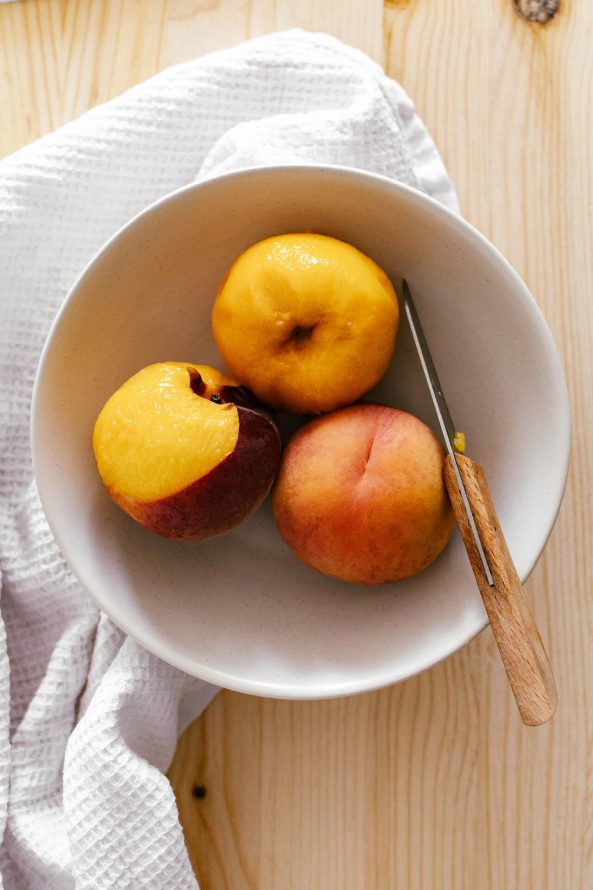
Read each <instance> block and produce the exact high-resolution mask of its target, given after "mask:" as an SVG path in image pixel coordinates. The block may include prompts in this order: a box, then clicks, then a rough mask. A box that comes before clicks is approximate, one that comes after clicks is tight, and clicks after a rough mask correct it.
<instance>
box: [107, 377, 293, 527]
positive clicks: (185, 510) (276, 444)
mask: <svg viewBox="0 0 593 890" xmlns="http://www.w3.org/2000/svg"><path fill="white" fill-rule="evenodd" d="M234 388H235V387H233V389H234ZM226 389H227V393H226V394H225V395H226V396H227V398H225V401H233V399H232V398H231V397H230V388H226ZM237 412H238V414H239V435H238V438H237V444H236V446H235V449H234V451H233V452H232V453H231V454H229V455H227V456H226V457H225V458H224V460H222V461H221V462H220V463H219V464H218V465H217V466H216V467H214V469H212V470H211V471H210V472H209V473H207V474H206V475H205V476H203V477H202V478H201V479H197V480H196V481H195V482H193V483H192V484H191V485H189V486H188V487H187V488H185V489H184V490H183V491H179V492H176V493H175V494H172V495H169V496H168V497H166V498H161V499H160V500H158V501H153V502H144V503H143V502H138V501H134V500H133V499H131V498H127V497H125V496H123V495H121V494H118V493H117V492H115V491H110V492H109V493H110V495H111V497H112V498H113V500H114V501H115V502H116V503H117V504H118V505H119V506H120V507H121V508H122V509H123V510H125V512H126V513H128V515H129V516H131V517H132V518H133V519H135V520H136V521H137V522H139V523H140V524H141V525H144V526H146V527H147V528H149V529H150V530H151V531H153V532H155V533H156V534H157V535H162V536H163V537H166V538H174V539H176V540H182V541H202V540H205V539H207V538H212V537H215V536H216V535H220V534H223V532H226V531H228V530H229V529H231V528H234V527H235V526H237V525H238V524H239V523H240V522H242V521H243V520H244V519H245V518H246V517H247V516H249V515H251V513H253V512H254V511H255V510H256V509H257V508H258V507H259V506H260V504H261V503H262V501H263V500H264V498H265V497H266V495H267V494H268V492H269V490H270V488H271V485H272V482H273V481H274V477H275V475H276V472H277V470H278V465H279V463H280V437H279V435H278V431H277V429H276V427H275V425H274V424H273V423H272V422H271V420H270V419H269V418H268V417H267V416H266V415H265V414H262V413H260V412H259V411H254V410H252V409H250V408H246V407H243V406H242V405H237ZM246 504H248V505H250V509H249V510H247V511H246V508H245V505H246Z"/></svg>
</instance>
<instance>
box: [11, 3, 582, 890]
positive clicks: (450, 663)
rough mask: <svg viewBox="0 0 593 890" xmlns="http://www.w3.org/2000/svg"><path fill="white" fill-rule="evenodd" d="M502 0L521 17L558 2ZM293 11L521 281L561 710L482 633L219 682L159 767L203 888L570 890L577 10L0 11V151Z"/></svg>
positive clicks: (578, 467)
mask: <svg viewBox="0 0 593 890" xmlns="http://www.w3.org/2000/svg"><path fill="white" fill-rule="evenodd" d="M518 3H519V5H521V6H523V8H524V9H536V10H537V11H539V13H541V15H539V17H540V18H545V17H546V15H548V14H549V13H550V12H551V11H553V10H554V9H555V8H556V7H557V5H558V4H557V3H556V2H555V0H518ZM295 26H300V27H304V28H307V29H311V30H324V31H328V32H331V33H333V34H335V35H337V36H338V37H340V38H342V39H343V40H345V41H348V42H350V43H352V44H355V45H356V46H358V47H360V48H361V49H363V50H365V51H366V52H367V53H369V54H370V55H371V56H372V57H373V58H375V59H376V60H377V61H379V62H381V63H382V64H383V65H384V66H385V67H386V69H387V71H388V72H389V74H390V75H392V76H393V77H395V78H397V79H398V80H399V81H400V82H401V83H402V84H403V86H404V87H405V88H406V89H407V90H408V92H409V93H410V94H411V96H412V97H413V98H414V100H415V102H416V104H417V108H418V111H419V113H420V114H421V116H422V117H423V119H424V121H425V122H426V124H427V125H428V127H429V129H430V130H431V132H432V134H433V135H434V137H435V139H436V142H437V144H438V145H439V147H440V149H441V152H442V154H443V156H444V158H445V161H446V164H447V166H448V168H449V171H450V172H451V175H452V177H453V180H454V182H455V184H456V186H457V189H458V192H459V197H460V201H461V206H462V208H463V212H464V214H465V216H466V217H467V218H468V219H469V220H470V221H471V222H472V223H474V225H476V226H477V227H478V228H479V229H480V230H481V231H482V232H484V234H485V235H487V236H488V237H489V238H490V239H491V240H492V241H493V242H494V244H496V246H497V247H499V248H500V249H501V250H502V252H503V253H504V254H505V255H506V256H507V257H508V258H509V260H510V261H511V262H512V263H513V264H514V266H515V267H516V269H517V270H518V271H519V273H520V274H521V275H522V276H523V277H524V279H525V280H526V282H527V284H528V286H529V287H530V289H531V291H532V292H533V294H534V295H535V298H536V300H537V301H538V303H539V305H540V306H541V308H542V310H543V312H544V314H545V316H546V318H547V320H548V323H549V325H550V327H551V329H552V332H553V334H554V336H555V338H556V342H557V344H558V347H559V349H560V351H561V354H562V356H563V359H564V363H565V368H566V375H567V380H568V385H569V388H570V392H571V399H572V408H573V418H574V449H573V455H572V463H571V471H570V479H569V484H568V490H567V493H566V497H565V500H564V504H563V507H562V510H561V513H560V518H559V521H558V523H557V525H556V528H555V530H554V532H553V534H552V537H551V539H550V542H549V544H548V546H547V548H546V551H545V555H544V557H543V559H542V560H541V561H540V563H539V564H538V566H537V568H536V569H535V571H534V573H533V575H532V577H531V579H530V581H529V583H528V590H529V592H530V594H531V595H532V596H533V598H534V601H535V609H536V613H537V618H538V622H539V624H540V628H541V631H542V635H543V637H544V640H545V641H546V644H547V646H548V649H549V652H550V655H551V658H552V661H553V664H554V668H555V672H556V679H557V684H558V691H559V697H560V704H559V707H558V711H557V714H556V716H555V717H554V719H553V721H552V722H551V723H550V724H549V725H546V726H544V727H542V728H539V729H529V728H526V727H524V726H522V725H521V721H520V720H519V717H518V715H517V712H516V708H515V705H514V703H513V700H512V696H511V694H510V692H509V689H508V686H507V682H506V679H505V676H504V673H503V669H502V667H501V664H500V661H499V659H498V656H497V652H496V648H495V645H494V642H493V639H492V635H491V633H490V630H489V629H488V630H486V631H484V633H482V634H481V635H480V636H479V637H478V638H477V639H475V640H474V641H473V642H472V643H471V644H470V645H469V646H466V647H465V648H464V649H463V650H462V651H461V652H459V653H458V654H457V655H455V656H454V657H452V658H449V659H448V660H447V661H445V662H444V663H442V664H440V665H438V666H437V667H435V668H433V669H432V670H430V671H427V672H426V673H424V674H423V675H422V676H420V677H418V678H416V679H413V680H410V681H408V682H406V683H401V684H400V685H398V686H394V687H392V688H390V689H385V690H383V691H380V692H376V693H373V694H369V695H361V696H356V697H353V698H349V699H342V700H335V701H324V702H306V703H305V702H303V703H298V702H297V703H287V702H280V701H267V700H263V699H257V698H251V697H247V696H242V695H237V694H233V693H227V692H225V693H223V694H221V695H219V696H218V698H217V699H216V700H215V701H214V703H213V704H212V705H211V706H210V708H209V709H208V710H207V712H206V713H205V714H204V715H203V716H202V718H201V719H199V720H197V721H196V722H195V723H194V724H193V726H192V727H191V728H190V729H189V730H188V731H187V732H186V734H185V736H184V737H183V738H182V739H181V741H180V744H179V747H178V750H177V754H176V757H175V760H174V762H173V765H172V767H171V771H170V775H171V779H172V781H173V784H174V786H175V789H176V793H177V796H178V800H179V807H180V811H181V819H182V822H183V825H184V828H185V832H186V837H187V842H188V846H189V849H190V852H191V857H192V862H193V864H194V866H195V870H196V872H197V874H198V876H199V878H200V881H201V886H202V890H225V888H228V890H292V888H294V890H297V888H298V890H477V888H480V890H519V888H521V890H531V888H533V890H588V888H591V887H593V795H592V793H591V786H592V778H591V777H592V766H593V761H592V756H593V645H592V644H591V631H592V627H593V595H592V594H593V591H592V580H593V577H592V575H593V554H592V531H593V523H592V513H593V509H592V501H593V447H592V445H591V439H592V438H593V417H592V413H593V412H592V404H593V402H592V398H591V389H592V386H593V222H592V220H593V114H592V112H593V51H592V49H591V47H592V45H593V4H592V3H590V2H586V0H562V2H561V5H560V8H559V10H558V11H557V13H556V15H555V16H554V17H553V18H552V19H551V20H550V21H549V22H548V23H547V24H540V23H528V22H527V21H525V20H524V19H523V18H521V17H520V16H519V14H518V12H517V11H516V9H515V7H514V5H513V2H512V0H488V2H480V3H476V2H475V0H438V2H436V0H387V2H385V3H382V2H380V0H299V2H298V3H295V2H294V0H275V2H272V0H252V2H247V0H219V2H217V0H24V2H16V3H12V4H10V3H9V4H7V5H0V122H1V126H0V154H6V153H8V152H10V151H12V150H14V149H16V148H18V147H19V146H20V145H22V144H23V143H25V142H28V141H31V140H33V139H35V138H36V137H38V136H39V135H41V134H42V133H45V132H47V131H48V130H51V129H53V128H54V127H57V126H59V125H60V124H62V123H63V122H65V121H67V120H69V119H70V118H72V117H74V116H75V115H77V114H79V113H81V112H83V111H84V110H85V109H86V108H88V107H89V106H91V105H94V104H96V103H97V102H102V101H104V100H106V99H109V98H110V97H111V96H113V95H115V94H117V93H118V92H120V91H121V90H123V89H125V88H126V87H127V86H129V85H130V84H133V83H135V82H137V81H140V80H142V79H143V78H146V77H148V76H149V75H151V74H153V73H154V72H156V71H158V70H159V69H161V68H163V67H164V66H166V65H168V64H170V63H172V62H177V61H181V60H185V59H189V58H191V57H193V56H195V55H198V54H201V53H204V52H206V51H209V50H213V49H217V48H220V47H224V46H228V45H231V44H233V43H235V42H237V41H240V40H243V39H245V38H248V37H250V36H254V35H257V34H260V33H264V32H269V31H274V30H282V29H286V28H291V27H295ZM549 435H550V436H553V435H554V429H552V428H551V429H550V430H549ZM196 788H199V789H205V794H203V793H202V791H196Z"/></svg>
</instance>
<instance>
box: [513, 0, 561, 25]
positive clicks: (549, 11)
mask: <svg viewBox="0 0 593 890" xmlns="http://www.w3.org/2000/svg"><path fill="white" fill-rule="evenodd" d="M513 4H514V6H515V9H516V10H517V12H518V13H519V15H520V16H522V17H523V18H524V19H525V20H526V21H528V22H536V23H537V24H538V25H545V24H546V23H547V22H550V21H551V20H552V19H553V18H554V16H555V15H556V13H557V12H558V10H559V9H560V0H513Z"/></svg>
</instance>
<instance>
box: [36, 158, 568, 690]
mask: <svg viewBox="0 0 593 890" xmlns="http://www.w3.org/2000/svg"><path fill="white" fill-rule="evenodd" d="M282 173H292V174H296V175H297V176H307V175H310V174H311V173H315V174H325V173H327V174H329V175H330V177H331V176H333V177H335V178H336V180H339V179H340V178H341V177H345V178H355V179H358V180H359V181H362V182H367V183H373V184H375V185H377V186H381V187H383V188H385V187H386V188H388V189H391V190H394V191H396V192H400V194H403V195H404V197H405V199H406V200H408V201H411V202H412V203H413V204H416V205H417V206H420V207H421V209H422V210H426V211H428V212H429V213H432V214H433V215H434V216H435V217H437V218H438V220H439V222H441V223H445V224H449V225H452V226H453V227H454V228H455V229H457V231H458V232H459V233H460V234H461V235H462V236H463V237H465V238H466V239H468V240H469V241H470V243H471V244H472V246H473V247H476V248H478V249H481V250H482V251H484V252H486V253H488V254H490V256H491V257H492V259H493V260H495V261H496V263H497V264H498V265H499V266H500V267H501V270H502V272H503V273H506V275H507V276H508V278H509V284H510V285H511V286H512V287H514V289H515V293H516V296H517V297H519V298H520V299H522V300H523V301H524V302H525V303H526V305H527V306H529V308H530V311H531V315H532V319H533V323H534V324H535V325H536V326H537V328H538V336H539V339H540V341H541V342H542V343H543V345H544V346H545V348H546V353H547V355H548V358H549V361H550V364H551V365H552V366H553V371H554V375H555V377H556V378H557V379H558V381H559V384H560V385H559V386H558V413H559V414H560V415H561V416H562V424H561V429H559V430H557V431H556V436H557V437H560V439H561V446H562V451H563V454H564V460H563V467H562V473H561V474H559V475H558V476H557V478H556V479H555V483H554V491H553V498H552V499H553V501H554V509H553V511H552V512H551V514H550V521H549V523H548V525H547V527H546V530H545V534H544V535H543V538H542V541H541V544H540V545H539V547H538V548H537V549H536V552H535V553H534V556H533V558H532V560H531V563H530V564H529V566H528V568H527V571H526V572H525V573H524V576H523V577H522V578H521V580H522V581H523V582H524V581H525V580H526V579H527V578H528V577H529V575H530V574H531V572H532V571H533V569H534V567H535V565H536V564H537V562H538V561H539V559H540V557H541V555H542V553H543V551H544V549H545V547H546V544H547V542H548V540H549V537H550V535H551V533H552V530H553V528H554V525H555V523H556V519H557V517H558V512H559V510H560V506H561V504H562V500H563V497H564V493H565V490H566V484H567V478H568V470H569V464H570V450H571V437H572V420H571V412H570V398H569V393H568V387H567V384H566V377H565V374H564V368H563V365H562V361H561V358H560V354H559V352H558V348H557V346H556V343H555V341H554V338H553V336H552V333H551V331H550V329H549V327H548V324H547V322H546V320H545V317H544V315H543V313H542V310H541V309H540V307H539V305H538V303H537V302H536V300H535V297H534V296H533V294H532V293H531V292H530V290H529V289H528V287H527V285H526V284H525V282H524V281H523V280H522V278H521V277H520V276H519V274H518V272H516V271H515V269H514V268H513V266H512V265H511V264H510V262H509V261H508V260H507V259H506V257H505V256H504V255H503V254H502V253H501V252H500V250H499V249H498V248H497V247H495V245H494V244H492V242H491V241H489V240H488V238H486V236H485V235H483V234H482V233H481V232H479V231H478V229H476V228H475V227H474V226H473V225H472V224H471V223H469V222H468V221H467V220H466V219H464V218H463V217H462V216H461V215H458V214H457V213H455V212H454V211H453V210H451V209H449V208H448V207H446V206H445V205H444V204H441V203H440V202H439V201H437V200H436V199H435V198H433V197H431V196H430V195H428V194H426V193H425V192H422V191H420V190H419V189H417V188H414V187H412V186H409V185H406V184H405V183H402V182H399V181H397V180H394V179H390V178H389V177H387V176H383V175H381V174H378V173H373V172H370V171H367V170H364V169H362V168H357V167H348V166H342V165H339V164H302V163H295V164H290V163H288V164H272V165H265V166H258V167H241V168H239V169H237V170H233V171H231V172H227V173H223V174H220V175H218V176H213V177H209V178H207V179H204V180H198V181H193V182H190V183H187V184H186V185H184V186H181V187H180V188H178V189H175V190H174V191H172V192H169V193H168V194H166V195H164V196H163V197H161V198H159V199H157V200H156V201H154V202H153V203H151V204H149V205H148V206H147V207H145V208H144V209H143V210H141V211H140V212H138V213H137V214H135V215H134V216H133V217H132V218H131V219H130V220H128V221H127V222H126V223H124V225H122V226H120V228H119V229H117V231H115V232H114V233H113V235H111V236H110V237H109V238H108V239H107V241H105V243H104V244H103V245H102V246H101V247H100V248H99V250H98V251H96V253H95V254H93V256H92V257H91V259H90V260H89V261H88V263H87V264H86V265H85V266H84V268H83V269H82V271H81V272H80V274H79V275H78V277H77V278H76V280H75V282H74V283H73V285H72V286H71V287H70V289H69V291H68V293H67V295H66V297H65V298H64V301H63V302H62V304H61V306H60V307H59V309H58V311H57V313H56V315H55V317H54V320H53V322H52V323H51V325H50V328H49V331H48V334H47V337H46V340H45V343H44V345H43V349H42V351H41V354H40V358H39V362H38V365H37V370H36V374H35V381H34V384H33V391H32V399H31V415H30V447H31V456H32V465H33V473H34V477H35V482H36V486H37V491H38V495H39V499H40V502H41V506H42V508H43V512H44V515H45V518H46V521H47V523H48V525H49V528H50V530H51V533H52V535H53V537H54V540H55V541H56V543H57V545H58V548H59V550H60V552H61V554H62V556H63V557H64V559H65V561H66V562H67V564H68V567H69V569H70V571H71V572H72V573H73V575H74V576H75V577H76V579H77V580H78V581H79V583H80V584H81V585H82V586H83V588H84V589H85V590H86V591H87V593H88V594H89V596H90V597H91V598H92V599H93V600H94V602H95V603H96V604H97V606H98V607H99V609H101V610H102V611H103V612H105V614H106V615H107V616H108V617H109V618H110V619H111V620H112V621H113V622H114V623H115V624H116V625H117V626H118V627H120V628H121V629H122V630H123V631H124V632H125V633H126V634H127V635H128V636H130V637H131V638H132V639H134V640H136V641H137V642H138V643H139V644H140V645H141V646H143V647H144V648H145V649H146V650H147V651H148V652H150V653H152V654H153V655H155V656H157V657H158V658H161V659H162V660H163V661H165V662H166V663H167V664H170V665H172V666H173V667H175V668H178V669H179V670H182V671H184V672H185V673H187V674H189V675H190V676H193V677H197V678H198V679H200V680H203V681H205V682H208V683H212V684H215V685H217V686H221V687H223V688H226V689H231V690H234V691H236V692H243V693H247V694H251V695H259V696H263V697H270V698H282V699H293V700H318V699H327V698H334V697H335V698H337V697H343V696H347V695H353V694H358V693H364V692H370V691H373V690H375V689H381V688H385V687H387V686H390V685H392V684H394V683H399V682H402V681H404V680H407V679H411V678H412V677H414V676H417V675H418V674H420V673H422V672H423V671H425V670H428V669H429V668H431V667H434V666H435V665H437V664H438V663H439V662H441V661H443V660H444V659H446V658H448V657H449V656H450V655H453V654H454V653H455V652H457V651H458V650H460V649H462V648H463V647H464V646H466V645H467V644H468V643H469V642H470V641H471V640H472V639H474V637H476V636H477V635H478V634H479V633H481V631H482V630H484V628H485V627H486V626H487V625H488V623H489V622H488V617H487V615H486V612H485V611H484V613H483V616H482V620H481V621H478V622H476V625H475V626H474V627H471V628H470V630H469V631H467V632H466V633H465V634H464V635H463V636H461V637H460V638H459V639H458V641H457V642H456V643H455V645H445V646H443V647H442V648H438V647H436V648H435V649H434V650H433V653H432V656H431V658H429V659H428V660H426V661H425V662H424V661H423V663H422V665H420V666H417V667H414V668H413V669H412V670H411V671H407V670H400V671H395V672H393V671H392V672H391V673H390V674H389V675H388V676H385V677H384V678H383V679H382V681H381V682H380V683H377V680H376V677H375V676H374V677H373V678H372V679H370V680H368V679H365V676H364V675H361V677H360V679H359V680H358V681H357V682H353V681H352V680H348V681H345V682H343V683H336V682H332V683H329V684H325V685H320V686H319V688H316V689H311V688H309V687H303V686H299V685H298V684H295V683H292V684H278V683H274V682H270V683H266V682H263V681H255V680H249V679H247V680H246V679H245V678H244V677H242V676H240V675H238V674H235V673H232V672H228V671H225V670H223V669H220V668H214V667H211V666H210V665H208V664H207V663H201V664H200V668H199V673H196V668H195V664H194V663H193V662H192V661H190V659H189V658H186V657H184V656H182V655H179V654H178V653H177V652H176V651H175V648H174V646H171V644H169V645H167V643H166V642H165V641H163V640H161V639H156V638H155V639H153V638H151V637H150V636H149V635H147V634H145V633H143V632H142V631H140V632H138V631H137V629H136V628H135V627H133V626H132V623H131V622H128V621H127V619H126V617H125V616H124V618H123V619H122V617H121V616H120V615H118V614H117V609H113V608H112V607H111V604H110V603H105V602H104V601H103V597H102V596H101V594H97V593H96V592H95V591H93V590H90V589H89V587H88V586H87V585H86V583H85V581H84V580H83V578H82V577H81V574H82V573H79V571H78V570H77V569H76V568H75V566H74V564H73V562H71V559H70V555H67V554H69V548H68V544H67V541H64V540H63V538H62V536H61V535H60V533H59V530H58V529H57V528H55V527H54V523H53V520H52V518H51V510H48V509H47V499H46V495H45V493H44V491H43V484H41V485H40V484H39V480H40V479H41V478H42V473H41V468H40V454H39V450H40V444H41V443H40V440H39V430H38V423H37V418H38V407H39V403H40V401H41V398H42V388H43V377H44V374H43V371H44V367H45V364H46V362H47V361H48V356H49V354H50V351H51V348H52V341H53V339H54V335H55V333H56V331H57V329H58V327H59V326H60V325H61V323H62V321H63V319H64V318H65V317H66V315H67V314H68V312H69V311H70V308H71V306H72V303H73V302H74V300H75V298H76V294H77V291H78V289H79V288H80V286H81V284H82V283H83V281H84V280H85V278H86V276H87V275H88V274H89V272H90V271H91V270H92V268H93V267H94V265H95V264H96V263H97V262H99V260H100V259H102V258H103V257H104V256H105V255H106V254H107V253H108V252H109V251H110V250H111V248H112V247H113V245H114V244H115V242H117V241H118V240H119V238H120V237H121V236H122V235H123V234H124V233H125V232H127V231H128V230H129V229H131V228H133V227H134V226H135V225H136V224H137V223H138V222H139V221H140V220H142V219H143V218H144V217H145V216H149V215H151V214H153V213H154V212H157V211H158V210H159V209H160V208H162V207H164V206H165V205H167V204H171V203H174V202H175V201H177V200H179V199H180V198H181V197H182V196H184V195H185V194H186V193H189V192H194V191H201V190H207V189H208V188H216V187H217V186H218V185H219V184H220V183H221V182H228V181H232V180H234V179H239V178H244V177H256V178H260V177H261V178H262V179H265V178H266V177H269V176H274V175H276V174H282Z"/></svg>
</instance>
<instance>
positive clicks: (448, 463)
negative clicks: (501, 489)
mask: <svg viewBox="0 0 593 890" xmlns="http://www.w3.org/2000/svg"><path fill="white" fill-rule="evenodd" d="M402 292H403V298H404V310H405V313H406V317H407V319H408V323H409V325H410V330H411V332H412V337H413V340H414V343H415V345H416V350H417V351H418V356H419V358H420V364H421V365H422V370H423V372H424V376H425V378H426V382H427V384H428V389H429V391H430V395H431V397H432V401H433V404H434V409H435V411H436V415H437V418H438V421H439V426H440V428H441V433H442V435H443V439H444V442H445V446H446V449H447V452H448V453H447V457H446V458H445V467H444V477H445V484H446V486H447V491H448V492H449V497H450V499H451V503H452V505H453V512H454V513H455V518H456V520H457V524H458V526H459V531H460V532H461V537H462V539H463V543H464V545H465V549H466V551H467V555H468V557H469V561H470V563H471V567H472V569H473V573H474V576H475V579H476V582H477V585H478V588H479V590H480V593H481V595H482V599H483V601H484V606H485V608H486V612H487V613H488V618H489V619H490V625H491V627H492V631H493V633H494V638H495V639H496V643H497V645H498V649H499V652H500V655H501V658H502V661H503V664H504V667H505V670H506V672H507V677H508V678H509V682H510V684H511V688H512V690H513V694H514V696H515V701H516V702H517V706H518V708H519V712H520V714H521V719H522V720H523V723H526V724H527V725H528V726H537V725H539V724H540V723H545V722H546V720H549V719H550V717H551V716H552V715H553V713H554V711H555V710H556V705H557V701H558V698H557V694H556V685H555V683H554V676H553V674H552V668H551V667H550V662H549V660H548V656H547V654H546V650H545V649H544V645H543V643H542V641H541V637H540V635H539V632H538V629H537V626H536V623H535V618H534V615H533V611H532V609H531V605H530V603H529V600H528V599H527V596H526V594H525V590H524V588H523V585H522V584H521V581H520V580H519V576H518V575H517V570H516V569H515V566H514V565H513V560H512V558H511V554H510V553H509V549H508V547H507V544H506V541H505V539H504V536H503V533H502V530H501V528H500V524H499V521H498V517H497V515H496V511H495V509H494V505H493V503H492V498H491V497H490V492H489V490H488V485H487V482H486V479H485V476H484V470H483V468H482V467H481V466H480V464H478V463H476V462H475V461H473V460H471V459H470V458H469V457H467V456H466V455H465V454H462V453H461V452H462V451H463V450H464V448H465V442H464V436H463V435H462V434H461V433H457V432H456V430H455V426H454V424H453V421H452V419H451V413H450V411H449V408H448V407H447V403H446V401H445V397H444V395H443V390H442V387H441V384H440V382H439V378H438V376H437V372H436V369H435V366H434V362H433V360H432V357H431V355H430V350H429V348H428V344H427V342H426V337H425V336H424V332H423V330H422V325H421V324H420V319H419V318H418V312H417V311H416V307H415V306H414V301H413V300H412V295H411V293H410V288H409V287H408V283H407V281H405V280H404V281H403V283H402Z"/></svg>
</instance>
